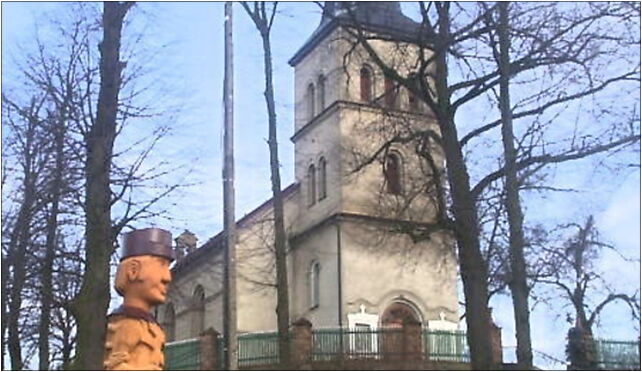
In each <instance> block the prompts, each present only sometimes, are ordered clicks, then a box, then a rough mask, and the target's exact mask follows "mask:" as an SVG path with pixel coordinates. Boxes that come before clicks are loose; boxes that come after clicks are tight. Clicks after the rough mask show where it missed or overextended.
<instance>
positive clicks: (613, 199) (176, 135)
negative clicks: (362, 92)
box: [2, 2, 640, 359]
mask: <svg viewBox="0 0 642 372" xmlns="http://www.w3.org/2000/svg"><path fill="white" fill-rule="evenodd" d="M65 6H66V5H65V4H60V3H47V2H37V3H10V2H3V3H2V52H3V58H2V67H3V72H2V77H3V91H4V89H5V88H6V86H10V85H11V83H12V79H11V76H12V74H13V73H15V64H14V63H13V62H12V61H13V59H12V58H13V57H16V58H19V56H20V54H21V50H29V48H31V47H32V46H33V43H32V41H31V40H32V39H33V35H34V30H35V24H36V23H38V22H40V23H43V22H45V20H44V17H46V16H47V15H52V14H56V12H58V11H60V10H61V8H64V7H65ZM407 8H409V5H408V4H405V5H404V9H407ZM280 9H281V10H280V14H279V18H278V19H277V20H276V23H275V26H274V30H273V35H272V40H273V65H274V73H275V88H276V103H277V116H278V123H279V129H278V137H279V146H280V147H279V151H280V158H281V164H282V167H281V172H282V173H281V175H282V180H283V186H284V187H285V186H287V185H288V184H290V183H291V182H293V181H294V179H293V178H294V173H293V170H294V164H293V145H292V143H291V142H290V140H289V137H290V136H291V135H292V133H293V108H294V105H293V95H294V94H293V87H294V82H293V69H292V68H291V67H290V66H289V65H288V64H287V60H288V59H289V58H290V57H291V56H292V55H293V54H294V53H295V51H296V50H297V49H298V48H299V47H300V46H301V45H302V44H303V43H304V41H305V40H306V39H307V38H308V36H309V35H310V34H311V33H312V31H313V30H314V29H315V28H316V26H317V25H318V22H319V19H320V11H319V9H318V7H317V6H316V5H315V4H313V3H281V4H280ZM234 12H235V14H234V33H235V40H234V42H235V49H234V53H235V128H236V129H235V131H236V137H235V147H236V215H237V218H240V217H242V216H243V215H244V214H246V213H248V212H249V211H251V210H252V209H253V208H254V207H256V206H258V205H259V204H260V203H261V202H262V201H264V200H266V199H268V198H269V197H270V194H271V192H270V178H269V164H268V147H267V143H266V138H267V125H266V111H265V104H264V98H263V89H264V88H263V66H262V50H261V48H260V39H259V37H258V34H257V32H256V30H255V29H254V26H253V24H252V23H251V22H250V21H249V19H248V17H247V16H246V15H245V13H244V12H243V10H242V8H241V7H240V5H236V6H235V9H234ZM128 17H129V19H130V20H131V22H132V24H131V25H130V26H129V27H130V28H129V29H126V32H127V31H128V30H131V29H137V30H143V29H144V30H145V35H146V36H145V39H144V40H145V41H144V43H146V44H147V45H149V49H150V53H151V52H153V54H148V55H147V56H148V57H144V56H143V57H140V59H143V58H147V59H145V63H146V65H147V66H148V67H149V68H150V70H151V75H149V76H151V78H150V79H151V81H152V83H153V84H154V85H155V87H156V88H157V89H159V90H158V93H157V96H155V98H154V99H155V100H156V99H157V100H158V101H157V103H160V102H163V103H164V104H166V105H167V106H172V107H174V106H175V107H176V110H175V111H174V113H173V114H172V115H171V116H169V117H165V118H164V119H163V120H165V121H168V124H171V127H172V132H171V136H168V137H166V138H165V139H163V140H162V141H161V143H160V145H159V151H158V152H157V153H156V155H155V156H156V158H155V160H156V161H160V160H168V159H171V161H172V162H173V164H175V165H177V166H179V167H180V170H179V172H178V173H177V176H176V177H179V178H181V179H183V180H184V181H187V182H190V183H191V182H193V183H197V185H194V186H191V187H189V188H186V189H184V190H182V191H180V192H179V193H178V194H177V195H175V196H174V197H173V198H172V199H171V200H169V201H167V202H166V205H165V206H166V207H167V208H168V209H169V210H170V214H171V215H172V218H173V219H172V221H167V220H157V221H154V222H155V223H156V224H157V225H158V226H160V227H164V228H167V229H170V230H171V231H172V233H173V234H174V235H177V234H179V233H180V232H182V231H183V229H189V230H191V231H192V232H194V233H195V234H196V235H197V236H198V238H199V239H200V242H201V243H203V242H205V240H207V238H209V237H211V236H213V235H215V234H216V233H217V232H218V231H220V229H221V227H222V193H221V188H222V187H221V165H222V157H221V154H222V118H223V114H222V82H223V76H222V75H223V3H209V2H185V3H177V2H164V3H138V4H137V5H136V7H135V8H133V10H132V11H131V13H130V14H129V15H128ZM152 47H153V48H152ZM151 49H154V50H153V51H152V50H151ZM149 56H151V57H149ZM474 111H475V110H474V109H471V110H470V111H469V112H468V113H466V112H464V113H462V115H463V116H460V117H458V119H460V120H461V121H462V122H463V121H465V120H466V119H469V120H470V119H474V118H476V116H475V115H476V113H475V112H474ZM159 120H160V119H159ZM155 124H158V123H151V122H141V123H137V125H138V126H137V128H136V130H132V131H130V132H129V134H128V136H131V137H130V138H127V139H125V140H126V141H132V140H133V139H134V138H138V137H140V136H144V135H145V134H146V133H148V130H150V128H151V127H153V125H155ZM117 146H118V144H117ZM120 146H122V144H121V145H120ZM594 168H595V163H594V162H593V161H591V160H583V161H579V162H574V163H569V164H565V165H562V166H559V167H557V168H556V170H555V171H553V172H551V181H552V182H553V183H554V184H555V185H556V186H558V187H566V188H575V189H577V190H580V191H579V192H576V193H547V194H544V195H541V196H539V195H535V194H532V195H531V194H529V195H528V198H527V202H526V203H525V207H526V221H527V222H531V223H534V222H543V223H547V224H551V223H563V222H570V221H577V220H580V221H581V220H582V219H583V218H585V216H587V215H588V214H594V215H595V216H596V219H597V223H598V227H599V228H600V229H601V231H602V235H603V236H604V237H605V239H606V240H608V241H610V242H612V243H614V244H615V245H617V246H618V247H619V248H620V249H621V251H622V252H623V253H624V254H626V255H628V256H630V257H634V258H638V259H639V254H640V253H639V252H640V172H639V169H633V170H629V171H628V172H621V173H619V174H617V175H614V174H611V173H609V172H595V171H594ZM188 171H190V172H191V173H188ZM182 177H185V178H182ZM140 227H142V226H140ZM600 265H601V267H602V268H603V270H604V271H605V272H606V275H607V277H609V278H610V279H612V280H613V281H614V282H616V283H620V284H621V285H623V286H624V287H626V288H638V287H639V278H640V269H639V263H632V264H631V263H625V264H623V263H622V262H621V261H620V260H618V259H617V257H614V256H611V255H607V256H606V257H605V258H604V259H603V260H602V261H601V263H600ZM492 306H493V307H494V308H495V310H494V315H495V319H496V321H497V323H498V324H499V325H500V326H501V327H502V328H503V339H504V345H508V346H510V345H515V341H514V338H513V336H512V335H513V332H514V331H513V328H512V327H513V325H512V310H511V303H510V299H509V298H506V297H503V298H498V299H496V300H494V301H493V304H492ZM613 309H615V310H616V311H614V312H613V313H610V314H611V315H609V317H608V318H607V317H604V318H603V319H602V324H601V327H600V328H598V332H597V333H598V335H600V336H604V337H608V338H617V339H634V338H637V337H638V332H639V327H638V330H634V329H632V328H631V322H630V321H628V320H627V319H628V315H627V313H626V312H625V311H619V310H617V309H616V307H614V308H613ZM552 315H554V314H553V313H552V312H551V309H550V308H547V307H546V306H543V305H538V306H536V308H535V310H534V312H533V317H532V330H533V343H534V347H535V349H537V350H541V351H544V352H547V353H550V354H551V355H554V356H556V357H558V358H560V359H564V354H563V350H564V348H563V344H564V338H565V334H566V331H567V329H568V325H567V324H566V323H565V322H564V318H565V316H564V314H563V313H562V314H560V315H559V318H558V319H555V316H552ZM552 318H553V319H552ZM507 356H508V355H507ZM511 359H512V358H511Z"/></svg>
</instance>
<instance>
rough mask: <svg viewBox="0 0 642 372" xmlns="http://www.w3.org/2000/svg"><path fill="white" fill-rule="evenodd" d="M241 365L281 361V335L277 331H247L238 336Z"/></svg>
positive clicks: (248, 365) (247, 365)
mask: <svg viewBox="0 0 642 372" xmlns="http://www.w3.org/2000/svg"><path fill="white" fill-rule="evenodd" d="M238 358H239V367H252V366H258V365H267V364H277V363H279V336H278V334H277V333H276V332H266V333H246V334H241V335H239V336H238Z"/></svg>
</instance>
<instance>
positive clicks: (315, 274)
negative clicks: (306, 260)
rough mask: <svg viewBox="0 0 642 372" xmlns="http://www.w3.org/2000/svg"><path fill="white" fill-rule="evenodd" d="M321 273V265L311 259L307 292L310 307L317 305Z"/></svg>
mask: <svg viewBox="0 0 642 372" xmlns="http://www.w3.org/2000/svg"><path fill="white" fill-rule="evenodd" d="M320 275H321V265H320V264H319V262H318V261H312V264H311V265H310V279H309V284H310V288H309V293H310V309H314V308H317V307H319V295H320V289H321V287H320V283H319V277H320Z"/></svg>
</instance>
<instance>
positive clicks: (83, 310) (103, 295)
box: [72, 2, 132, 370]
mask: <svg viewBox="0 0 642 372" xmlns="http://www.w3.org/2000/svg"><path fill="white" fill-rule="evenodd" d="M131 5H132V3H120V2H105V3H104V10H103V18H102V26H103V40H102V42H101V43H100V45H99V49H100V89H99V93H98V104H97V111H96V121H95V123H94V124H93V126H92V127H91V129H90V130H89V133H88V134H87V136H86V147H87V164H86V165H85V177H86V186H85V187H86V195H85V198H86V199H85V214H86V223H87V228H86V236H85V249H86V256H85V272H84V275H83V281H82V286H81V288H80V292H79V293H78V296H77V297H76V298H75V299H74V301H73V306H72V311H73V314H74V317H75V318H76V324H77V348H76V358H75V361H74V368H76V369H84V370H91V369H94V370H99V369H102V368H103V353H104V343H105V331H106V316H105V315H106V312H107V308H108V306H109V299H110V293H109V259H110V257H111V254H112V251H113V246H114V244H113V241H112V240H113V239H112V234H111V210H110V206H111V200H110V199H111V189H110V186H109V183H110V177H109V175H110V168H111V162H112V151H113V144H114V137H115V129H116V114H117V112H118V94H119V91H120V85H121V71H122V69H123V67H124V66H123V65H124V64H123V63H122V62H121V61H120V40H121V31H122V27H123V20H124V18H125V15H126V14H127V10H128V9H129V8H130V7H131Z"/></svg>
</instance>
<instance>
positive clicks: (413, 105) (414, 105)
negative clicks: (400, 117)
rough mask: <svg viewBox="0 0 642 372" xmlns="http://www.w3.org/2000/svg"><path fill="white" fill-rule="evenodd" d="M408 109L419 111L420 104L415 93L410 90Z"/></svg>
mask: <svg viewBox="0 0 642 372" xmlns="http://www.w3.org/2000/svg"><path fill="white" fill-rule="evenodd" d="M408 109H409V110H410V111H413V112H418V111H419V102H418V101H417V97H416V96H415V94H414V93H413V92H411V91H410V90H408Z"/></svg>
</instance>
